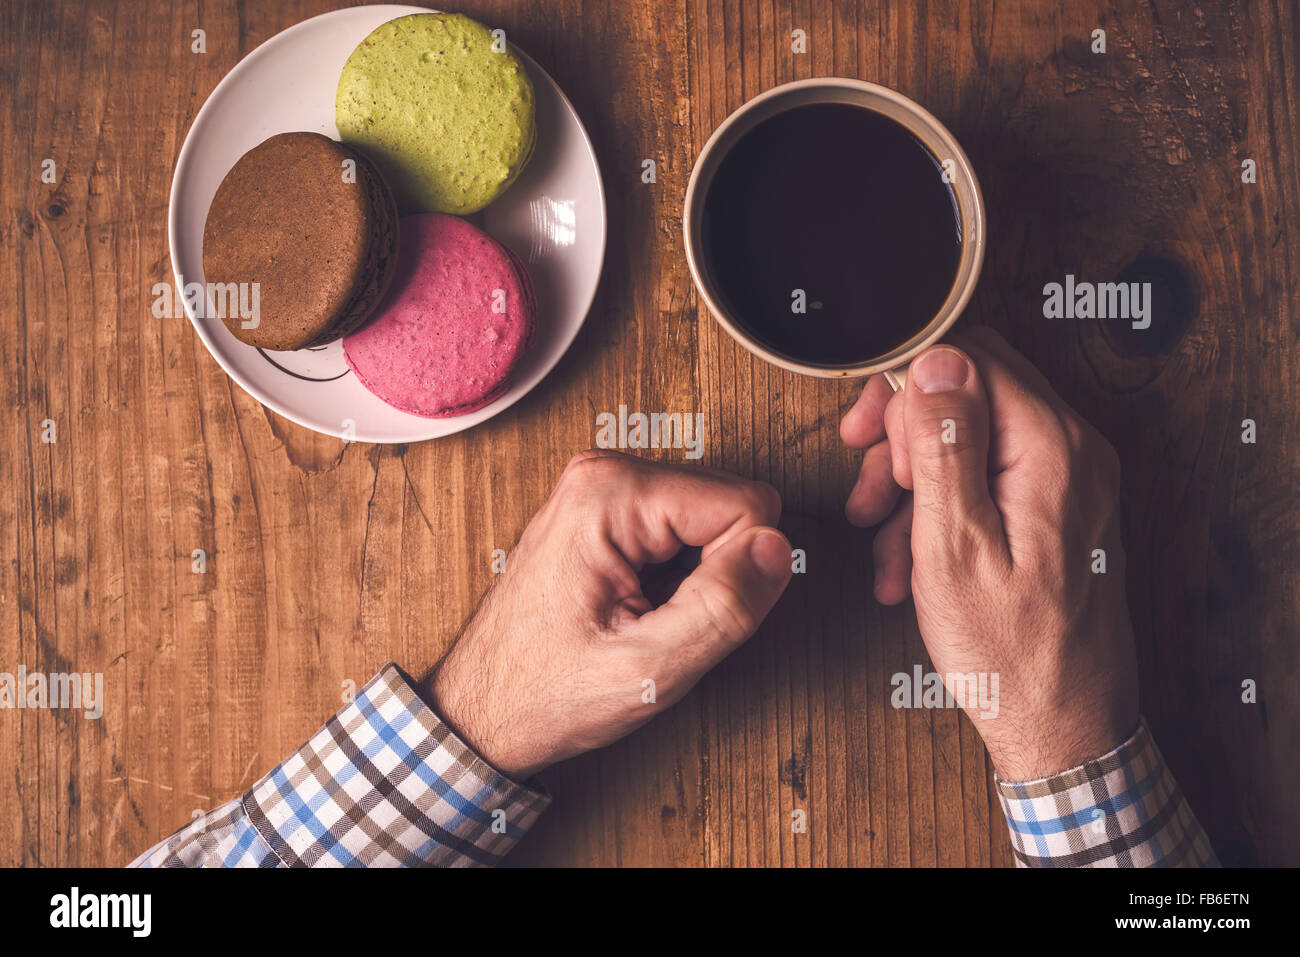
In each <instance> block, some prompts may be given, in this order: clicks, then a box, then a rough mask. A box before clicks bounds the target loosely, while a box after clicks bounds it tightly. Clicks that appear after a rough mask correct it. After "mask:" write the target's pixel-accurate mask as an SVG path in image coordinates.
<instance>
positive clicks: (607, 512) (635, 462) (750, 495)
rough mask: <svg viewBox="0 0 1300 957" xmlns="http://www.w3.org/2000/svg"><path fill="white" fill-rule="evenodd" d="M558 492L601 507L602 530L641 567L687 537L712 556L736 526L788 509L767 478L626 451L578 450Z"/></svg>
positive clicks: (768, 519) (769, 519) (766, 521)
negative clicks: (751, 477) (750, 477)
mask: <svg viewBox="0 0 1300 957" xmlns="http://www.w3.org/2000/svg"><path fill="white" fill-rule="evenodd" d="M557 493H558V494H559V495H561V496H564V497H568V496H572V497H574V498H576V499H578V500H579V501H580V502H583V503H585V504H586V505H587V506H588V508H589V509H592V510H594V511H595V513H596V514H595V520H596V521H597V522H598V523H599V526H600V531H601V532H602V533H603V534H604V536H605V537H606V538H607V539H608V541H609V542H610V544H612V545H613V546H614V547H615V548H616V549H617V550H618V552H619V553H620V554H621V555H622V557H623V558H624V560H625V561H627V563H628V564H629V565H631V566H632V568H633V569H635V570H638V571H639V570H640V569H641V568H642V566H644V565H646V564H651V563H655V562H664V561H667V560H668V559H670V558H672V557H673V556H674V555H675V554H677V552H678V550H679V549H681V548H682V547H683V546H686V545H693V546H699V547H702V549H703V552H702V558H705V559H707V558H708V556H709V554H710V552H711V551H712V550H714V549H716V548H718V547H720V546H721V545H723V544H724V543H725V542H726V541H728V540H729V539H730V538H731V537H733V536H734V535H736V534H737V533H739V532H741V531H743V530H744V529H747V528H750V527H752V526H754V525H774V524H776V522H777V520H778V519H779V518H780V516H781V497H780V495H778V494H777V491H776V489H774V488H773V487H772V486H771V485H768V484H767V483H765V482H755V481H750V480H748V479H744V478H741V477H739V476H736V475H729V474H727V473H724V472H712V471H708V470H705V469H697V468H688V467H685V466H680V465H665V464H661V463H657V462H651V461H649V460H647V459H642V458H639V457H638V456H635V455H623V454H620V453H604V454H597V455H590V454H586V453H584V454H582V455H579V456H576V457H575V458H574V460H573V461H571V462H570V464H569V467H568V468H567V469H566V470H565V474H564V475H563V476H562V477H561V480H560V483H559V485H558V486H557Z"/></svg>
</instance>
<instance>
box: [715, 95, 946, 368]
mask: <svg viewBox="0 0 1300 957" xmlns="http://www.w3.org/2000/svg"><path fill="white" fill-rule="evenodd" d="M702 244H703V250H702V253H703V262H702V265H703V267H704V270H705V272H706V273H707V274H708V275H710V276H711V277H712V279H713V282H714V287H715V289H716V291H717V294H718V295H719V297H720V298H721V300H722V304H723V305H724V306H725V308H726V309H727V311H728V312H729V313H730V314H731V315H732V316H734V317H735V318H736V319H737V320H738V322H739V323H740V324H741V325H742V326H743V327H744V328H745V329H746V331H748V332H749V334H750V335H752V336H753V337H754V338H756V339H758V340H759V341H760V342H762V343H763V344H765V345H766V346H767V347H768V348H770V349H772V350H774V351H776V352H779V353H782V354H784V355H786V356H788V357H790V358H792V359H797V360H803V361H807V362H814V363H834V364H852V363H857V362H862V361H865V360H867V359H873V358H875V357H877V356H880V355H883V354H885V353H887V352H889V351H890V350H891V349H893V348H894V347H895V346H898V345H901V344H902V343H903V342H905V341H907V340H908V339H910V338H911V337H912V336H913V335H915V334H916V333H918V332H920V331H921V330H922V329H923V328H924V327H925V326H926V325H927V324H928V323H929V322H930V321H931V320H932V319H933V318H934V317H935V315H936V313H938V311H939V307H940V305H942V303H943V301H944V300H945V299H946V298H947V297H948V293H949V291H950V289H951V288H952V284H953V280H954V279H955V278H956V275H957V263H958V260H959V258H960V253H961V215H960V213H959V211H958V206H957V196H956V194H955V193H954V192H953V189H952V186H951V185H950V184H948V183H945V182H944V181H943V168H942V167H941V165H940V162H939V160H938V159H936V158H935V157H934V155H933V154H931V153H930V151H929V150H928V149H926V147H925V146H924V145H923V144H922V143H921V142H920V141H919V140H918V139H917V138H916V137H915V136H913V135H912V134H911V133H910V132H908V130H906V129H905V128H904V127H902V126H900V125H899V124H898V123H896V122H894V121H893V120H891V119H889V118H888V117H886V116H883V115H882V114H880V113H875V112H873V111H871V110H867V109H864V108H860V107H856V106H848V105H845V104H824V105H814V106H802V107H797V108H795V109H792V110H787V111H786V112H784V113H779V114H777V115H776V116H773V117H770V118H768V119H766V120H764V121H763V122H762V123H760V124H758V125H757V126H755V127H754V128H753V129H752V130H750V131H749V132H748V133H746V134H745V135H744V136H743V137H742V138H741V139H740V141H739V142H738V143H736V145H735V146H734V147H732V149H731V150H730V152H729V153H727V155H726V156H725V157H724V158H723V160H722V162H721V164H720V165H719V167H718V170H717V173H716V174H715V175H714V177H713V180H712V183H711V185H710V186H709V189H708V192H707V193H706V194H705V197H704V211H703V221H702ZM796 290H802V296H800V294H799V293H797V292H796ZM801 299H802V301H801ZM801 306H802V308H803V311H802V312H800V311H798V310H799V308H800V307H801Z"/></svg>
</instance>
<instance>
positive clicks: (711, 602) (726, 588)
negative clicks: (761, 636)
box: [700, 581, 758, 641]
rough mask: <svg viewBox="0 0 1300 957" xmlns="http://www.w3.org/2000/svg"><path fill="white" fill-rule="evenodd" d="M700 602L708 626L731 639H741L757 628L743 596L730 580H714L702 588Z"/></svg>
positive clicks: (755, 620) (754, 617) (755, 618)
mask: <svg viewBox="0 0 1300 957" xmlns="http://www.w3.org/2000/svg"><path fill="white" fill-rule="evenodd" d="M700 604H701V607H702V608H703V609H704V615H705V618H706V620H707V622H708V625H709V627H710V628H711V629H712V630H713V631H714V632H716V633H717V634H719V635H723V636H724V637H726V638H728V639H730V640H732V641H743V640H744V639H745V638H747V637H748V636H749V635H750V634H752V633H753V632H754V630H755V629H757V628H758V618H757V616H756V615H755V614H754V612H753V611H752V610H751V609H750V607H749V603H748V602H747V601H746V600H745V596H744V595H742V594H741V593H740V591H739V590H738V589H737V588H736V587H735V586H734V585H732V584H731V583H730V582H727V581H716V582H714V583H713V584H712V585H711V586H710V587H709V588H706V589H702V590H701V592H700Z"/></svg>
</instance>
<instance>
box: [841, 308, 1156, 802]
mask: <svg viewBox="0 0 1300 957" xmlns="http://www.w3.org/2000/svg"><path fill="white" fill-rule="evenodd" d="M955 341H956V342H958V343H959V344H960V345H961V346H962V347H963V348H964V350H965V352H964V353H963V352H962V351H960V350H958V349H956V348H954V347H952V346H947V345H942V346H936V347H934V348H932V349H930V350H928V351H927V352H925V353H924V354H922V356H921V357H920V358H918V359H917V360H916V361H915V362H913V364H912V366H911V369H910V371H909V375H908V380H907V383H906V385H905V387H904V388H903V389H902V390H901V391H900V392H898V393H897V394H895V395H890V393H889V388H888V385H887V384H886V383H885V382H884V381H883V379H882V377H879V376H876V377H874V378H873V379H872V380H870V381H869V382H868V383H867V386H866V388H865V389H864V391H863V393H862V397H861V398H860V399H859V400H858V402H857V404H856V405H855V406H854V407H853V408H852V409H850V410H849V412H848V413H847V414H846V415H845V416H844V419H843V421H842V422H841V424H840V434H841V436H842V437H843V439H844V440H845V441H846V442H847V443H848V444H849V445H851V446H854V447H856V448H865V449H866V450H867V451H866V455H865V456H864V458H863V463H862V469H861V473H860V475H859V477H858V482H857V484H856V486H855V487H854V489H853V491H852V492H851V493H850V495H849V500H848V503H847V505H846V506H845V512H846V514H847V516H848V517H849V520H850V521H852V522H853V523H854V524H858V525H863V526H867V525H875V524H877V523H881V522H883V524H882V525H881V527H880V529H879V531H878V532H877V533H876V539H875V543H874V558H875V593H876V597H877V599H878V600H880V601H881V602H883V603H885V604H896V603H898V602H901V601H903V600H904V599H906V597H907V594H908V590H909V579H910V590H911V594H912V596H913V598H914V600H915V602H916V617H917V621H918V623H919V624H920V628H921V636H922V638H924V640H925V644H926V648H927V649H928V650H929V652H930V656H931V658H932V659H933V662H934V668H935V670H936V671H937V672H939V673H940V674H942V675H947V674H955V673H962V674H969V673H972V672H988V673H996V674H998V675H999V702H998V714H997V717H995V718H991V719H981V718H980V717H978V715H977V713H976V712H975V711H974V702H971V706H970V707H968V709H967V710H968V712H970V716H971V718H972V719H973V721H974V725H975V727H976V729H977V730H978V731H979V732H980V734H981V735H982V736H983V738H984V742H985V744H986V746H987V747H988V749H989V754H990V755H991V756H992V758H993V762H994V764H995V765H996V767H997V769H998V773H999V775H1000V776H1001V777H1002V778H1003V779H1005V780H1012V781H1023V780H1030V779H1034V778H1039V777H1043V776H1045V775H1048V774H1053V773H1055V772H1058V771H1062V770H1064V769H1066V768H1069V767H1072V766H1074V765H1076V764H1078V763H1080V762H1082V761H1085V760H1088V759H1090V758H1093V757H1096V756H1098V755H1101V754H1104V753H1105V752H1107V751H1109V750H1110V749H1112V748H1114V747H1115V746H1116V745H1118V744H1119V743H1120V742H1122V741H1123V740H1124V739H1125V738H1126V737H1127V736H1128V735H1129V734H1131V733H1132V731H1133V729H1134V728H1135V727H1136V726H1137V720H1138V710H1137V673H1136V672H1137V663H1136V659H1135V655H1134V649H1133V631H1132V625H1131V623H1130V621H1129V617H1128V608H1127V605H1126V603H1125V598H1124V553H1123V548H1122V545H1121V542H1120V534H1119V518H1118V511H1119V507H1118V493H1119V459H1118V457H1117V456H1116V455H1115V451H1114V450H1113V449H1112V448H1111V447H1110V445H1109V444H1108V443H1107V442H1106V440H1105V439H1104V438H1102V437H1101V435H1100V434H1098V433H1097V432H1096V430H1095V429H1093V428H1092V427H1091V426H1089V425H1088V424H1087V423H1086V422H1084V421H1083V420H1082V419H1080V418H1079V417H1078V416H1077V415H1076V414H1075V413H1074V412H1073V411H1072V410H1071V409H1070V408H1069V407H1068V406H1067V405H1066V404H1065V403H1064V402H1063V401H1062V400H1061V398H1060V397H1059V396H1057V395H1056V393H1055V392H1053V391H1052V389H1051V387H1050V386H1049V385H1048V384H1047V382H1046V380H1045V379H1044V378H1043V377H1042V375H1041V374H1040V373H1039V372H1038V371H1037V370H1036V369H1034V368H1033V367H1032V366H1031V365H1030V363H1029V362H1028V360H1026V359H1025V358H1024V357H1023V356H1021V355H1020V354H1019V353H1017V352H1016V351H1015V350H1013V349H1012V348H1011V347H1010V346H1009V345H1007V343H1006V342H1005V341H1004V340H1003V339H1002V338H1001V337H1000V336H998V335H997V334H996V333H994V332H992V331H991V330H987V329H976V330H972V331H970V332H968V333H966V334H964V335H960V336H957V337H955ZM971 360H974V361H973V362H972V361H971ZM908 491H910V494H908ZM1095 549H1101V550H1103V551H1104V553H1105V558H1104V561H1105V573H1104V574H1101V573H1094V571H1093V567H1094V562H1095V561H1096V559H1095V558H1094V550H1095ZM945 683H947V682H945ZM949 690H950V691H955V689H953V688H951V687H950V688H949Z"/></svg>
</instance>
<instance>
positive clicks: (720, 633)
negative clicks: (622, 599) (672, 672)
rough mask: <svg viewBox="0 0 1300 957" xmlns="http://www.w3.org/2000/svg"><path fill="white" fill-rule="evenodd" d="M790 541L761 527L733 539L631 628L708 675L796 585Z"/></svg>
mask: <svg viewBox="0 0 1300 957" xmlns="http://www.w3.org/2000/svg"><path fill="white" fill-rule="evenodd" d="M790 575H791V563H790V542H789V541H788V540H787V539H786V537H785V536H784V535H782V534H781V533H780V532H778V531H777V530H776V529H774V528H769V527H767V526H756V527H753V528H747V529H745V530H744V531H743V532H741V533H740V534H738V535H735V536H733V537H732V538H731V539H730V540H728V541H727V542H726V543H725V544H723V545H721V546H720V547H718V548H717V549H715V550H714V551H713V552H712V554H710V555H709V556H708V557H706V558H705V559H704V560H703V561H702V562H700V565H699V567H698V568H696V569H695V571H693V572H691V574H690V575H688V576H687V577H686V580H685V581H683V582H682V584H681V586H680V587H679V588H678V589H677V591H676V592H675V593H674V594H673V597H672V598H670V599H669V600H668V601H667V602H666V603H664V604H663V605H660V606H659V607H658V608H656V609H654V610H653V611H650V612H647V613H646V614H644V615H642V616H641V617H640V618H638V619H637V620H636V621H635V622H631V623H629V624H627V625H625V626H624V627H625V631H626V632H627V633H628V634H629V635H630V636H636V637H641V638H644V639H646V640H653V641H656V642H667V643H669V644H671V645H672V646H673V647H674V648H676V649H679V653H680V654H681V655H683V656H685V657H687V658H688V659H689V665H688V667H689V669H690V670H692V671H694V672H695V673H697V674H700V673H703V672H704V671H706V670H708V669H709V668H711V667H713V665H715V664H717V662H718V661H720V660H721V659H722V658H723V657H724V656H725V655H726V654H727V653H728V652H730V651H731V650H732V649H734V648H735V647H736V646H737V645H739V644H741V643H742V642H743V641H745V639H747V638H748V637H749V636H750V635H752V634H753V633H754V631H755V630H756V629H757V628H758V626H759V624H761V623H762V621H763V619H764V618H766V617H767V613H768V612H770V611H771V610H772V606H773V605H775V604H776V600H777V599H778V598H780V597H781V593H782V592H783V591H784V590H785V586H786V585H787V584H789V582H790Z"/></svg>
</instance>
